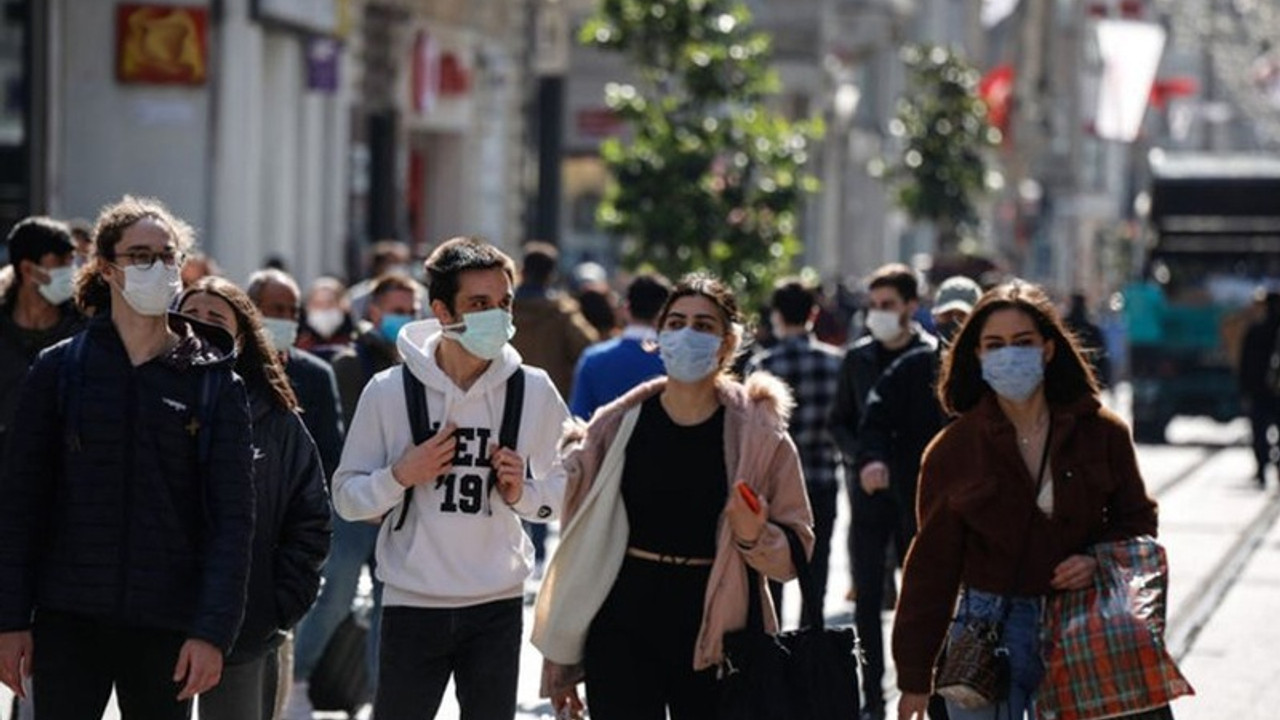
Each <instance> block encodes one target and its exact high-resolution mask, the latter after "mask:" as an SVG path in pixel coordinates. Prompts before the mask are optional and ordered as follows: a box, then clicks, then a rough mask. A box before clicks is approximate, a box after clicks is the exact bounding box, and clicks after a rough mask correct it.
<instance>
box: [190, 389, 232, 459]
mask: <svg viewBox="0 0 1280 720" xmlns="http://www.w3.org/2000/svg"><path fill="white" fill-rule="evenodd" d="M225 379H226V374H225V373H223V372H222V371H221V370H220V369H217V368H211V369H208V370H205V371H204V373H203V377H201V378H200V404H199V405H198V406H197V407H196V421H197V422H198V423H199V425H198V428H197V430H196V459H197V461H198V462H199V463H200V467H202V468H204V467H207V465H208V462H209V458H210V456H211V455H212V454H213V425H214V413H215V411H216V410H217V408H218V398H219V397H220V396H221V395H222V383H223V381H224V380H225Z"/></svg>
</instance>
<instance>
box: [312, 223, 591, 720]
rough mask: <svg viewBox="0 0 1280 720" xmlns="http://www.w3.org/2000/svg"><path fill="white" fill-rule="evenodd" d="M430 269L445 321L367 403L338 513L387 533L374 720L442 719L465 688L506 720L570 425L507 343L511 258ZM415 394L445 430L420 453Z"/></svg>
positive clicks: (377, 382) (485, 712)
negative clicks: (537, 525)
mask: <svg viewBox="0 0 1280 720" xmlns="http://www.w3.org/2000/svg"><path fill="white" fill-rule="evenodd" d="M426 270H427V281H428V285H429V288H430V293H431V312H432V315H433V316H434V317H433V318H432V319H428V320H423V321H420V322H414V323H410V324H409V325H407V326H405V328H404V329H403V330H401V332H400V334H399V337H398V339H397V342H396V345H397V348H398V349H399V351H400V354H401V356H402V357H403V359H404V364H403V365H402V366H397V367H394V368H391V369H388V370H386V371H383V372H381V373H378V374H377V375H375V376H374V377H373V379H372V380H371V381H370V382H369V384H368V386H367V387H366V388H365V390H364V393H363V394H362V395H361V396H360V402H359V405H358V406H357V408H356V413H355V417H354V418H353V419H352V422H351V428H350V430H349V432H348V435H347V442H346V446H345V448H344V449H343V453H342V461H341V463H340V464H339V467H338V471H337V473H336V474H335V475H334V478H333V502H334V506H335V507H336V509H337V511H338V514H340V515H341V516H342V517H344V518H346V519H347V520H353V521H354V520H371V519H378V518H385V519H384V521H383V523H382V528H381V530H380V531H379V535H378V547H377V561H378V576H379V578H380V579H381V580H382V581H383V582H384V583H385V588H384V591H383V619H382V637H381V643H382V644H381V650H380V652H379V667H378V683H377V688H378V689H377V696H376V698H375V700H374V710H373V714H374V717H376V718H378V720H400V719H401V718H411V717H412V718H422V717H434V716H435V713H436V711H437V710H438V708H439V706H440V701H441V698H442V696H443V694H444V689H445V686H446V685H447V683H448V681H449V678H450V676H451V675H452V676H453V677H454V679H455V682H456V685H457V691H458V700H459V704H460V705H461V708H462V713H463V716H464V717H471V718H479V719H482V720H509V719H510V718H511V717H513V716H514V715H515V710H516V688H517V684H518V679H519V667H520V642H521V636H522V623H523V607H522V606H523V599H522V598H523V594H524V581H525V578H526V577H527V576H528V574H529V572H530V569H531V567H532V565H533V547H532V545H531V543H530V542H529V539H528V538H527V537H526V536H525V533H524V530H523V529H522V528H521V525H520V521H521V519H524V520H530V521H533V522H544V523H545V522H549V521H551V520H555V519H556V518H557V517H558V516H559V514H560V505H561V502H562V500H563V495H564V484H565V475H564V470H563V468H562V466H561V465H560V462H559V456H558V452H557V444H558V441H559V438H560V430H561V425H562V424H563V423H564V421H565V420H566V419H568V417H569V412H568V409H567V408H566V407H565V404H564V401H563V400H562V399H561V398H560V395H559V393H557V392H556V389H555V386H554V385H553V384H552V383H551V380H550V379H549V378H548V377H547V374H546V373H545V372H543V371H542V370H539V369H537V368H533V367H527V366H526V367H523V368H522V367H521V358H520V354H519V353H518V352H516V350H515V349H514V348H513V347H511V346H510V344H509V343H508V342H507V341H508V340H510V339H511V336H512V335H513V334H514V333H515V329H514V327H513V325H512V320H511V303H512V299H513V283H514V277H515V264H514V263H513V262H512V260H511V258H510V257H508V256H507V255H505V254H504V253H502V252H501V251H499V250H498V249H497V248H494V247H493V246H492V245H489V244H488V243H485V242H483V241H480V240H476V239H474V238H466V237H461V238H454V239H452V240H449V241H447V242H445V243H443V244H442V245H440V246H439V247H438V248H437V249H436V250H435V252H433V253H432V254H431V257H429V258H428V259H427V263H426ZM405 372H409V373H412V378H410V379H409V381H408V382H406V378H405V377H404V376H403V373H405ZM517 372H520V373H522V374H523V377H524V380H523V383H524V390H523V394H522V398H523V400H522V402H521V403H520V405H521V407H522V412H521V413H520V418H519V424H518V428H519V432H518V439H517V440H516V442H515V447H514V448H513V447H501V446H500V443H499V435H500V429H501V426H502V424H503V418H504V414H505V413H506V405H507V398H508V392H507V385H508V382H509V381H511V378H512V377H513V376H514V375H515V374H516V373H517ZM412 379H416V380H417V381H418V383H420V385H415V384H414V383H413V382H412ZM411 387H416V388H417V392H419V393H423V396H424V398H425V408H426V412H425V414H426V416H428V417H429V423H430V424H429V427H430V429H431V431H432V434H431V435H430V437H429V438H428V439H426V440H425V441H424V442H420V443H418V444H415V443H414V441H413V431H412V430H411V422H410V410H409V407H410V402H409V400H408V398H410V397H412V396H411V395H410V394H409V393H410V392H411V391H410V389H409V388H411ZM516 387H518V384H517V386H516ZM413 404H414V405H417V404H418V403H417V400H416V399H415V400H414V403H413ZM513 406H514V403H513ZM418 414H419V417H421V413H420V412H419V413H418Z"/></svg>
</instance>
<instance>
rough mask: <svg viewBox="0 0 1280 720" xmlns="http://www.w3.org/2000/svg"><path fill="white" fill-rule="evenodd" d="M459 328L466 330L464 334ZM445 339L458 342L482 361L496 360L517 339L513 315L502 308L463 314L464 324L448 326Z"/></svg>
mask: <svg viewBox="0 0 1280 720" xmlns="http://www.w3.org/2000/svg"><path fill="white" fill-rule="evenodd" d="M459 327H463V328H465V329H464V330H462V332H459V331H458V328H459ZM444 334H445V337H448V338H453V339H454V340H457V341H458V342H459V343H460V344H461V345H462V347H463V349H465V350H466V351H467V352H469V353H471V354H472V355H475V356H476V357H478V358H480V359H481V360H496V359H497V358H498V356H500V355H502V347H503V346H504V345H506V344H507V341H508V340H510V339H511V338H513V337H515V334H516V326H515V323H513V322H512V320H511V313H510V312H508V311H506V310H503V309H502V308H492V309H490V310H481V311H480V312H469V313H463V314H462V322H461V323H458V324H457V325H448V326H446V327H445V331H444Z"/></svg>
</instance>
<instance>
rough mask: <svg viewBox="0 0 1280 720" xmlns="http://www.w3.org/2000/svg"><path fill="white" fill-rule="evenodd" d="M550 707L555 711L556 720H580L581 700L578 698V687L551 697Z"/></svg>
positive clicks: (582, 706) (575, 686)
mask: <svg viewBox="0 0 1280 720" xmlns="http://www.w3.org/2000/svg"><path fill="white" fill-rule="evenodd" d="M551 707H552V708H553V709H554V710H555V711H556V720H581V718H582V709H583V708H584V707H585V706H584V705H583V704H582V698H581V697H578V686H577V685H574V686H573V687H571V688H569V689H568V690H565V691H563V692H560V693H557V694H555V695H552V696H551Z"/></svg>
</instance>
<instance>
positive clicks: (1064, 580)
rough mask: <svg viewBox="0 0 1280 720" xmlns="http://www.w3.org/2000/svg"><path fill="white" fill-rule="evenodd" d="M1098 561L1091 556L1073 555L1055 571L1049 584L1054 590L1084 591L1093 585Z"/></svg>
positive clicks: (1059, 564)
mask: <svg viewBox="0 0 1280 720" xmlns="http://www.w3.org/2000/svg"><path fill="white" fill-rule="evenodd" d="M1097 570H1098V561H1097V560H1094V559H1093V557H1091V556H1089V555H1072V556H1071V557H1068V558H1067V559H1066V560H1063V561H1062V562H1060V563H1058V567H1056V568H1054V569H1053V579H1052V580H1050V581H1049V584H1050V585H1052V586H1053V589H1054V590H1083V589H1085V588H1087V587H1089V586H1090V585H1092V584H1093V574H1094V573H1095V572H1097Z"/></svg>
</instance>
